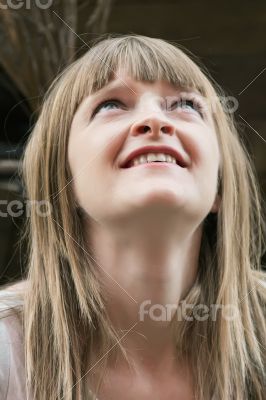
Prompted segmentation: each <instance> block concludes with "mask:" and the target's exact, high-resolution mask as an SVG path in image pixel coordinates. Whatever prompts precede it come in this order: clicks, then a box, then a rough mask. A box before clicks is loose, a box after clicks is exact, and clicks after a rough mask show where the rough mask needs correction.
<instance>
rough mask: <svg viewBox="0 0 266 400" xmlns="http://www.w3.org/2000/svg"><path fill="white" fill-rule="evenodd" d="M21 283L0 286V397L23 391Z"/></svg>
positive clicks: (8, 398)
mask: <svg viewBox="0 0 266 400" xmlns="http://www.w3.org/2000/svg"><path fill="white" fill-rule="evenodd" d="M24 287H25V285H24V284H22V283H19V284H16V285H12V286H10V287H5V288H4V289H3V288H0V398H1V399H3V400H15V399H17V394H18V393H21V394H22V395H21V397H20V398H21V399H24V398H26V397H25V396H24V393H25V367H24V337H23V331H22V324H21V312H22V304H23V296H22V292H21V291H23V290H24Z"/></svg>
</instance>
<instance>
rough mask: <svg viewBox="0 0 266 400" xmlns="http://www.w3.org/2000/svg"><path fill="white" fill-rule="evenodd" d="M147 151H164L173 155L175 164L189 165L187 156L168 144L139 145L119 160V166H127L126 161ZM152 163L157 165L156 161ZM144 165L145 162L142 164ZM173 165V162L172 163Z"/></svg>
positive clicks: (185, 166) (184, 166) (183, 166)
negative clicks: (122, 159)
mask: <svg viewBox="0 0 266 400" xmlns="http://www.w3.org/2000/svg"><path fill="white" fill-rule="evenodd" d="M147 153H165V154H169V155H170V156H173V157H174V158H175V159H176V161H177V164H178V165H179V166H180V167H182V168H187V167H188V166H189V161H188V160H187V158H186V157H185V156H184V155H183V154H182V152H181V151H179V150H177V149H175V148H173V147H170V146H143V147H140V148H138V149H136V150H133V151H132V152H131V153H130V154H129V155H128V156H127V157H126V158H125V160H124V161H122V162H121V164H120V165H119V167H120V168H129V167H128V163H129V162H130V161H131V160H132V159H133V158H135V157H137V156H139V155H141V154H147ZM151 164H153V165H155V164H156V165H157V163H151ZM160 164H167V165H168V163H164V162H161V163H158V165H160ZM143 165H146V164H143ZM173 165H174V164H173Z"/></svg>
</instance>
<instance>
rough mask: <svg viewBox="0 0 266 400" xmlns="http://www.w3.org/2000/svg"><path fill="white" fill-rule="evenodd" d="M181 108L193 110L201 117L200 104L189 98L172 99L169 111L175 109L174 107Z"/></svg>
mask: <svg viewBox="0 0 266 400" xmlns="http://www.w3.org/2000/svg"><path fill="white" fill-rule="evenodd" d="M178 107H180V108H182V109H187V110H193V111H196V112H197V113H198V114H199V115H200V116H201V117H203V115H202V112H201V111H202V106H201V105H200V104H198V102H196V101H195V100H190V99H183V98H181V99H179V100H176V101H174V102H173V103H172V104H171V106H170V111H173V110H175V109H176V108H178Z"/></svg>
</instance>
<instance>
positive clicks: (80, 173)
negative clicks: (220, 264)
mask: <svg viewBox="0 0 266 400" xmlns="http://www.w3.org/2000/svg"><path fill="white" fill-rule="evenodd" d="M194 97H195V98H196V99H193V98H194ZM180 100H182V101H180ZM201 103H202V107H203V110H201V109H200V104H201ZM205 104H206V103H205ZM145 146H152V147H157V149H154V150H153V149H150V150H148V153H158V152H159V153H163V154H165V155H169V154H171V155H173V156H174V157H175V159H176V160H177V162H178V164H176V163H170V162H169V158H168V160H167V159H166V162H162V163H160V162H157V163H155V162H152V163H147V159H145V158H144V159H143V158H142V159H143V160H144V164H140V165H132V166H130V167H129V168H125V167H124V166H125V165H124V163H125V161H126V160H127V159H128V158H130V159H131V161H132V155H131V153H132V152H134V151H136V150H139V154H138V155H141V154H142V155H143V156H144V154H146V156H147V149H146V150H145V149H143V148H144V147H145ZM164 146H166V147H165V148H163V147H164ZM159 148H160V149H159ZM169 148H170V149H169ZM68 160H69V164H70V169H71V172H72V175H73V184H74V191H75V195H76V198H77V201H78V203H79V205H80V206H81V207H82V208H83V209H84V210H85V211H86V212H87V213H88V214H89V216H90V217H92V218H93V219H95V220H97V221H99V222H102V223H105V222H106V223H107V222H114V221H116V220H117V221H118V220H119V219H120V218H130V217H132V218H134V220H135V218H137V216H141V215H145V214H144V213H145V212H147V211H148V210H152V209H153V208H152V207H151V206H152V205H156V207H157V206H158V207H159V208H158V207H157V208H156V207H155V208H154V209H156V210H157V211H158V209H160V211H161V212H162V213H165V216H167V213H172V215H173V212H176V213H179V214H180V215H183V216H184V218H188V219H191V218H192V219H193V220H195V221H196V222H198V223H200V222H201V221H202V220H203V219H204V218H205V217H206V215H207V214H208V213H209V212H210V211H216V209H217V202H216V189H217V176H218V168H219V162H220V154H219V147H218V141H217V137H216V132H215V129H214V124H213V120H212V116H211V113H210V110H208V109H207V107H206V106H205V107H204V99H203V98H202V97H201V96H200V95H199V94H198V93H197V92H193V91H191V90H185V89H180V88H179V89H178V88H176V87H174V86H173V85H171V84H169V83H167V82H166V81H157V82H155V83H150V82H145V81H144V82H143V81H136V80H134V79H133V78H131V77H130V76H128V75H126V74H123V73H120V74H119V75H118V76H117V77H116V78H115V79H114V80H112V81H111V82H110V83H109V84H108V85H107V86H105V87H104V88H102V89H101V90H99V91H98V92H96V93H94V94H93V95H91V96H88V97H87V98H86V99H85V100H84V101H83V102H82V104H81V105H80V107H79V108H78V110H77V112H76V114H75V115H74V118H73V121H72V126H71V130H70V137H69V144H68ZM162 160H163V158H162ZM127 166H128V165H127Z"/></svg>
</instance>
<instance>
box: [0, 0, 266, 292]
mask: <svg viewBox="0 0 266 400" xmlns="http://www.w3.org/2000/svg"><path fill="white" fill-rule="evenodd" d="M265 27H266V2H265V1H264V0H261V1H259V0H255V1H253V2H251V1H243V0H242V1H241V0H233V1H230V2H213V1H210V0H207V1H200V2H199V1H195V0H191V1H189V2H183V1H182V2H181V1H178V0H152V1H150V0H145V1H143V0H142V1H140V0H134V1H132V0H94V1H91V0H89V1H86V0H83V1H81V0H79V1H78V0H68V1H64V2H63V1H59V0H53V1H52V0H50V1H49V0H25V1H23V0H5V1H4V0H0V48H1V51H0V212H1V215H0V246H1V252H0V284H5V283H7V282H11V281H17V280H19V279H21V277H23V274H24V273H25V263H26V251H25V247H24V246H23V245H21V241H20V235H21V230H22V222H23V218H25V215H26V209H22V210H20V209H19V207H17V208H16V204H18V203H16V201H22V200H23V187H22V185H21V182H20V180H19V177H18V176H17V168H18V165H19V160H20V157H21V155H22V154H23V149H24V145H25V141H26V140H27V137H28V135H29V134H30V132H31V130H32V127H33V126H34V123H35V121H36V118H37V116H38V111H39V106H40V103H41V100H42V97H43V94H44V93H45V91H46V90H47V88H48V87H49V84H50V83H51V82H52V80H53V79H54V77H55V76H56V75H57V74H58V73H59V72H60V71H61V70H62V69H63V68H64V67H66V66H67V65H68V64H69V63H71V62H72V61H73V60H75V59H76V58H77V57H79V56H80V55H82V54H83V52H84V51H86V50H87V49H88V47H89V46H90V44H91V42H92V40H94V39H95V38H97V37H98V36H99V35H101V34H102V33H136V34H143V35H148V36H153V37H160V38H163V39H166V40H170V41H172V42H174V43H177V44H180V45H182V46H184V47H186V48H187V49H188V50H189V51H191V52H192V53H194V54H195V55H196V56H197V57H198V59H199V60H200V62H202V63H203V64H205V65H206V67H207V68H208V70H209V72H210V74H211V75H212V77H213V78H214V79H215V80H216V81H217V82H218V83H219V84H220V85H221V86H222V87H223V88H224V89H225V91H226V93H227V95H228V96H233V97H234V98H235V99H237V102H238V103H239V106H238V108H237V110H236V111H235V117H236V120H237V122H238V127H239V132H240V134H241V136H242V138H243V141H244V143H245V144H246V146H247V147H248V149H249V152H250V154H251V156H252V159H253V160H254V164H255V167H256V171H257V175H258V178H259V182H260V187H261V190H262V194H263V198H265V195H266V158H265V155H266V151H265V150H266V110H265V98H266V97H265V90H266V34H265ZM32 168H34V165H33V166H32ZM8 204H12V210H13V211H14V210H16V212H15V214H16V215H15V216H10V213H7V205H8ZM262 264H266V262H265V255H264V256H263V259H262Z"/></svg>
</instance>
